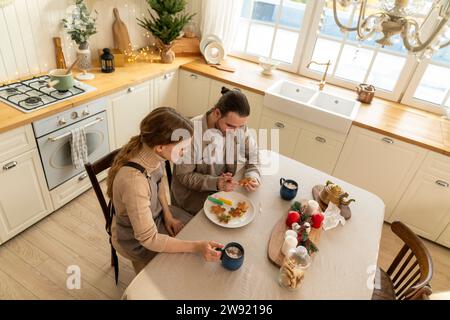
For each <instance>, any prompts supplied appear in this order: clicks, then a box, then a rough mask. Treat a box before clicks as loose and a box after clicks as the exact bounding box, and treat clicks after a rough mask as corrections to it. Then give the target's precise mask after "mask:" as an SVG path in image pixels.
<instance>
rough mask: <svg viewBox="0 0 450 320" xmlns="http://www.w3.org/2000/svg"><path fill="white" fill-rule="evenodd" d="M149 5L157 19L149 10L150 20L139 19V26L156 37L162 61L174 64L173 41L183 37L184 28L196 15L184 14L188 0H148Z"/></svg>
mask: <svg viewBox="0 0 450 320" xmlns="http://www.w3.org/2000/svg"><path fill="white" fill-rule="evenodd" d="M147 3H148V5H149V6H150V7H151V8H152V9H153V11H155V12H156V14H157V17H155V15H154V14H153V13H152V12H151V11H150V9H149V10H148V12H149V15H150V18H146V17H144V18H143V19H139V18H138V19H137V20H138V21H139V22H138V25H139V26H141V27H143V28H144V29H146V30H147V31H149V32H150V33H152V34H153V35H154V36H155V41H156V45H157V47H158V49H159V50H160V51H161V61H162V62H163V63H172V62H173V60H174V59H175V53H174V52H173V51H172V46H173V41H174V40H175V39H176V38H178V37H179V36H180V35H181V31H182V30H183V28H184V26H185V25H186V24H187V23H189V22H190V21H191V19H192V17H193V16H194V15H195V14H186V13H183V12H182V11H183V10H184V9H185V7H186V0H147Z"/></svg>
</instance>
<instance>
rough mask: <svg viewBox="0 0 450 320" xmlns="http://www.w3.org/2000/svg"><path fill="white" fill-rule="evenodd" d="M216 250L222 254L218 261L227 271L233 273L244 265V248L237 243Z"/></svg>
mask: <svg viewBox="0 0 450 320" xmlns="http://www.w3.org/2000/svg"><path fill="white" fill-rule="evenodd" d="M216 250H217V251H220V252H222V255H221V256H220V260H222V266H223V267H224V268H225V269H227V270H230V271H235V270H237V269H239V268H240V267H241V266H242V264H243V263H244V248H243V247H242V246H241V245H240V244H239V243H237V242H230V243H229V244H227V245H226V246H225V247H223V248H222V249H220V248H216Z"/></svg>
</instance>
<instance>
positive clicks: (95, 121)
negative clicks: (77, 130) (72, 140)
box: [48, 117, 105, 142]
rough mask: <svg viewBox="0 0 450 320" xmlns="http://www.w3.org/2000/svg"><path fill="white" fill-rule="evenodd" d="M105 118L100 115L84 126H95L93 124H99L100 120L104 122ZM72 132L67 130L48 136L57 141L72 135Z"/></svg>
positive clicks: (52, 140)
mask: <svg viewBox="0 0 450 320" xmlns="http://www.w3.org/2000/svg"><path fill="white" fill-rule="evenodd" d="M103 120H105V119H104V118H102V117H98V118H97V119H95V120H94V121H92V122H90V123H88V124H86V125H85V126H84V128H85V129H86V128H88V127H91V126H93V125H95V124H97V123H99V122H102V121H103ZM71 134H72V133H70V132H67V133H64V134H62V135H60V136H57V137H53V138H52V137H50V138H48V140H50V141H51V142H55V141H58V140H61V139H62V138H65V137H68V136H70V135H71Z"/></svg>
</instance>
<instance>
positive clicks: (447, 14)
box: [333, 0, 450, 58]
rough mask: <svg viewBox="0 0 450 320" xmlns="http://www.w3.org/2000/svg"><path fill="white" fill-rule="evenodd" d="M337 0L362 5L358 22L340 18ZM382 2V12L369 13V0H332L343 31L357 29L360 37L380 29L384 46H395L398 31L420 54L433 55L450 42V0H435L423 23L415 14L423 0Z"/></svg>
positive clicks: (370, 36)
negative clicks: (353, 23)
mask: <svg viewBox="0 0 450 320" xmlns="http://www.w3.org/2000/svg"><path fill="white" fill-rule="evenodd" d="M337 3H339V4H340V5H341V7H343V8H344V9H346V8H347V7H349V6H351V5H354V6H359V15H358V22H357V25H356V26H345V25H344V24H342V23H341V22H340V21H339V17H338V14H337ZM380 4H381V5H380V8H381V10H380V12H376V13H373V14H370V15H369V16H366V9H367V0H333V14H334V20H335V21H336V24H337V25H338V27H339V28H340V29H341V31H342V32H354V31H356V33H357V37H358V39H359V40H360V41H362V40H366V39H368V38H372V36H373V35H374V34H375V33H381V34H382V37H381V38H379V39H377V40H376V43H378V44H380V45H381V46H382V47H385V46H392V45H393V44H394V42H393V40H391V38H392V37H393V36H396V35H399V36H400V37H401V39H402V40H403V45H404V46H405V48H406V50H408V51H409V52H411V53H414V54H416V55H419V54H420V55H421V58H431V56H432V55H433V54H434V53H435V52H436V51H437V50H439V49H441V48H444V47H446V46H448V45H450V40H449V39H447V37H448V35H447V36H446V32H447V31H448V28H449V26H450V22H449V20H450V0H436V1H433V5H432V7H431V9H430V10H429V11H428V13H427V15H426V17H425V18H424V20H423V22H422V23H419V22H418V21H417V20H416V19H415V18H414V17H413V16H414V15H415V14H417V13H418V12H417V11H419V10H420V9H421V7H422V6H423V4H424V1H418V0H395V1H394V0H381V1H380ZM430 26H431V29H430ZM425 34H426V36H425ZM424 37H426V39H423V38H424Z"/></svg>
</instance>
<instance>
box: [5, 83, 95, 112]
mask: <svg viewBox="0 0 450 320" xmlns="http://www.w3.org/2000/svg"><path fill="white" fill-rule="evenodd" d="M49 80H50V77H49V76H41V77H34V78H31V79H28V80H23V81H19V82H15V83H10V84H7V85H2V86H0V102H4V103H6V104H8V105H10V106H12V107H14V108H16V109H18V110H20V111H22V112H25V113H30V112H33V111H36V110H38V109H41V108H45V107H48V106H50V105H52V104H55V103H57V102H61V101H64V100H67V99H69V98H71V97H75V96H79V95H82V94H85V93H88V92H91V91H95V90H97V89H96V88H94V87H92V86H90V85H87V84H85V83H82V82H79V81H75V85H74V87H73V88H72V89H70V90H68V91H64V92H63V91H58V90H56V89H53V88H49V87H47V82H48V81H49Z"/></svg>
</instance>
